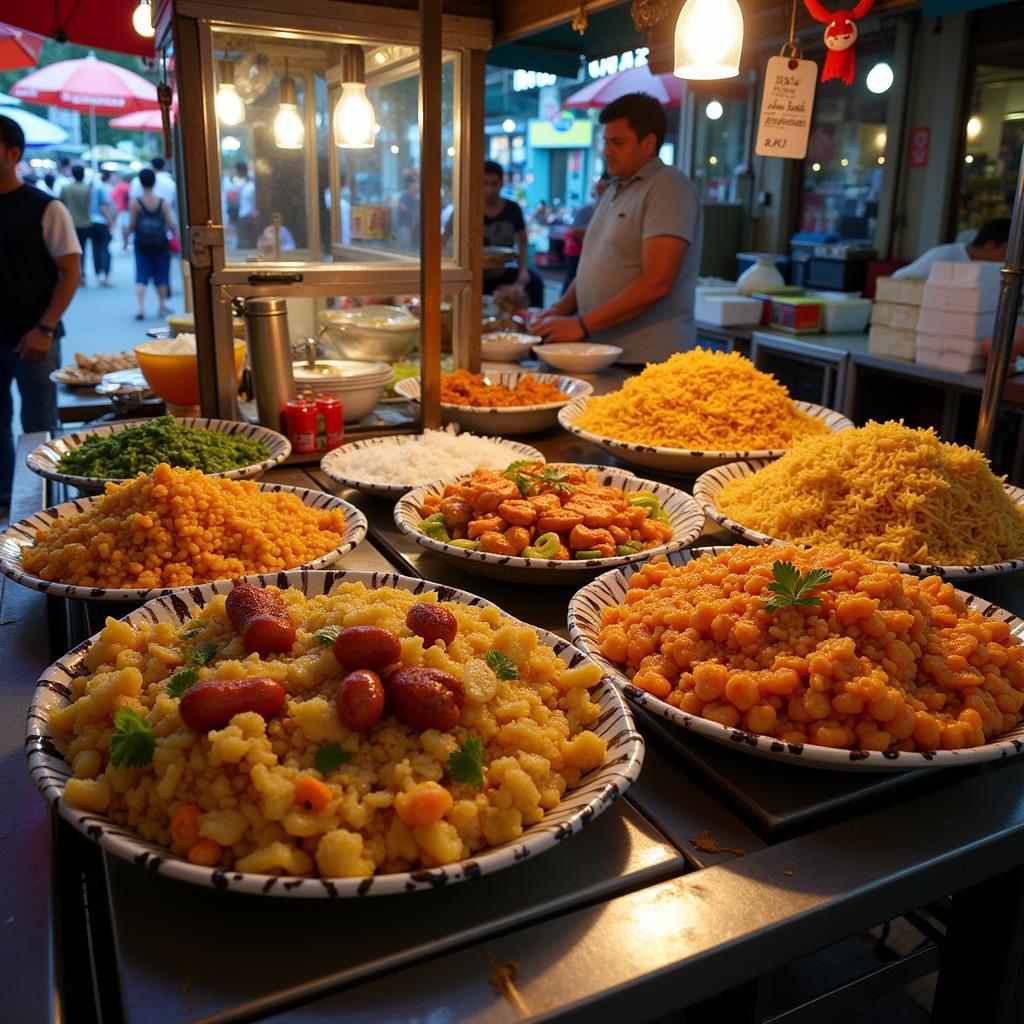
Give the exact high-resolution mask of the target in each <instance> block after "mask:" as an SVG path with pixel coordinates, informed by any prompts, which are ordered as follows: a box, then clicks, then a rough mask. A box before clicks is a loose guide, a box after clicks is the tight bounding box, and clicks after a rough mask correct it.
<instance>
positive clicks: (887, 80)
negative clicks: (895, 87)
mask: <svg viewBox="0 0 1024 1024" xmlns="http://www.w3.org/2000/svg"><path fill="white" fill-rule="evenodd" d="M894 77H895V76H894V75H893V72H892V68H891V67H890V66H889V64H888V63H887V62H886V61H884V60H880V61H879V62H878V63H877V64H876V65H875V66H874V67H873V68H872V69H871V70H870V71H869V72H868V76H867V78H865V79H864V84H865V85H866V86H867V87H868V89H869V90H870V91H871V92H873V93H875V94H876V95H879V96H880V95H881V94H882V93H883V92H888V91H889V90H890V89H891V88H892V82H893V78H894Z"/></svg>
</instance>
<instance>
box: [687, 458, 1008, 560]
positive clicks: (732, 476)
mask: <svg viewBox="0 0 1024 1024" xmlns="http://www.w3.org/2000/svg"><path fill="white" fill-rule="evenodd" d="M769 461H770V460H768V459H750V460H747V461H746V462H730V463H727V464H726V465H724V466H717V467H716V468H714V469H709V470H708V471H707V472H706V473H703V474H702V475H701V476H700V477H698V478H697V482H696V484H695V485H694V488H693V494H694V497H695V498H696V499H697V501H698V502H700V504H701V507H702V508H703V509H704V511H705V513H706V514H707V515H708V517H709V518H711V519H713V520H714V521H715V522H716V523H719V524H721V525H722V526H724V527H725V528H726V529H727V530H728V531H729V532H730V533H733V534H735V535H736V536H737V537H739V538H740V539H741V540H745V541H749V542H751V543H754V544H778V545H782V546H785V545H787V544H796V543H798V542H797V541H792V540H780V539H779V538H778V537H772V536H770V535H769V534H767V533H761V532H760V530H755V529H753V528H752V527H750V526H744V525H743V524H742V523H738V522H736V520H735V519H730V518H729V517H728V516H727V515H725V513H724V512H721V511H720V510H719V508H718V496H719V495H720V494H721V493H722V488H723V487H725V485H726V484H727V483H728V482H729V481H730V480H737V479H741V478H743V477H748V476H753V475H754V474H755V473H756V472H757V471H758V470H759V469H763V468H764V467H765V466H767V465H768V462H769ZM1003 487H1004V489H1005V490H1006V493H1007V494H1008V495H1009V496H1010V498H1011V499H1012V500H1013V502H1014V504H1015V505H1018V506H1021V507H1024V489H1022V488H1020V487H1014V486H1013V485H1012V484H1007V483H1004V484H1003ZM872 561H873V562H878V563H879V564H880V565H893V566H895V567H896V568H897V569H899V571H900V572H905V573H908V574H909V575H911V576H944V577H945V578H946V579H950V580H957V579H960V580H965V579H972V578H977V577H979V576H996V575H999V574H1000V573H1004V572H1015V571H1016V570H1018V569H1024V558H1008V559H1006V560H1005V561H1002V562H987V563H985V564H981V565H926V564H923V563H920V564H919V563H917V562H893V561H890V560H888V559H884V558H873V559H872Z"/></svg>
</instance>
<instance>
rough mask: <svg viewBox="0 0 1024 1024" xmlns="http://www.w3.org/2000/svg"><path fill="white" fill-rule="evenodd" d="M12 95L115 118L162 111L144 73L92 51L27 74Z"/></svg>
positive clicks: (13, 88) (16, 85) (153, 86)
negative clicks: (148, 111) (87, 54)
mask: <svg viewBox="0 0 1024 1024" xmlns="http://www.w3.org/2000/svg"><path fill="white" fill-rule="evenodd" d="M11 95H12V96H17V97H18V98H19V99H23V100H30V101H31V102H32V103H41V104H43V105H44V106H49V107H66V108H68V109H70V110H78V111H81V112H82V113H83V114H85V113H88V114H99V115H100V116H101V117H113V116H115V115H117V114H128V113H131V112H132V111H133V110H159V109H160V104H159V103H158V102H157V98H156V86H155V85H153V83H152V82H147V81H146V79H144V78H143V77H142V76H141V75H137V74H135V72H134V71H129V70H128V68H122V67H120V66H119V65H118V64H108V63H107V62H106V61H105V60H97V59H96V57H95V56H93V55H92V54H89V56H88V57H84V58H82V59H80V60H61V61H58V62H57V63H56V64H47V65H46V67H44V68H40V69H39V70H38V71H33V72H32V73H31V74H28V75H26V76H25V77H24V78H23V79H21V81H19V82H16V83H15V84H14V86H13V87H12V88H11Z"/></svg>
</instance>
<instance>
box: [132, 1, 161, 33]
mask: <svg viewBox="0 0 1024 1024" xmlns="http://www.w3.org/2000/svg"><path fill="white" fill-rule="evenodd" d="M132 28H134V29H135V31H136V32H138V33H139V35H140V36H143V37H144V38H145V39H152V38H153V36H155V35H156V29H155V28H153V6H152V4H150V2H149V0H139V4H138V6H137V7H136V8H135V10H134V11H132Z"/></svg>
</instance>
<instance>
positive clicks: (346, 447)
mask: <svg viewBox="0 0 1024 1024" xmlns="http://www.w3.org/2000/svg"><path fill="white" fill-rule="evenodd" d="M456 429H458V428H456ZM419 436H420V435H418V434H392V435H391V436H390V437H371V438H367V439H366V440H365V441H351V442H349V443H348V444H343V445H341V446H340V447H338V448H335V449H334V450H333V451H330V452H328V453H327V454H326V455H325V456H324V457H323V458H322V459H321V460H320V468H321V469H322V470H323V472H324V473H326V474H327V476H329V477H330V478H331V479H332V480H336V481H337V482H338V483H339V484H344V485H345V486H346V487H354V488H356V490H359V491H363V492H365V493H366V494H375V495H377V497H379V498H390V499H391V500H392V501H394V500H395V499H396V498H400V497H401V496H402V495H403V494H405V493H406V492H407V491H411V490H412V489H413V488H414V487H422V486H424V485H425V484H427V483H429V481H421V482H420V483H418V484H382V483H376V482H374V481H371V480H360V479H358V478H357V477H354V476H349V475H347V473H348V472H351V471H350V470H349V471H346V469H345V458H346V456H349V455H351V454H352V453H353V452H357V451H361V450H362V449H364V448H374V449H379V450H380V451H379V454H381V455H390V456H391V457H392V458H394V459H395V460H396V461H398V460H401V459H402V457H403V455H404V454H405V453H403V451H402V449H403V448H405V447H406V446H407V445H409V444H410V443H411V442H413V441H415V440H416V439H417V437H419ZM487 440H488V441H493V442H494V443H495V444H498V445H501V447H502V448H504V449H505V450H506V451H507V452H508V461H509V462H514V461H515V460H516V459H533V460H535V461H537V462H544V456H543V455H541V453H540V452H539V451H537V449H536V448H531V447H530V446H529V445H528V444H520V443H519V442H518V441H508V440H506V439H505V438H503V437H489V438H487ZM495 468H504V467H495Z"/></svg>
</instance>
